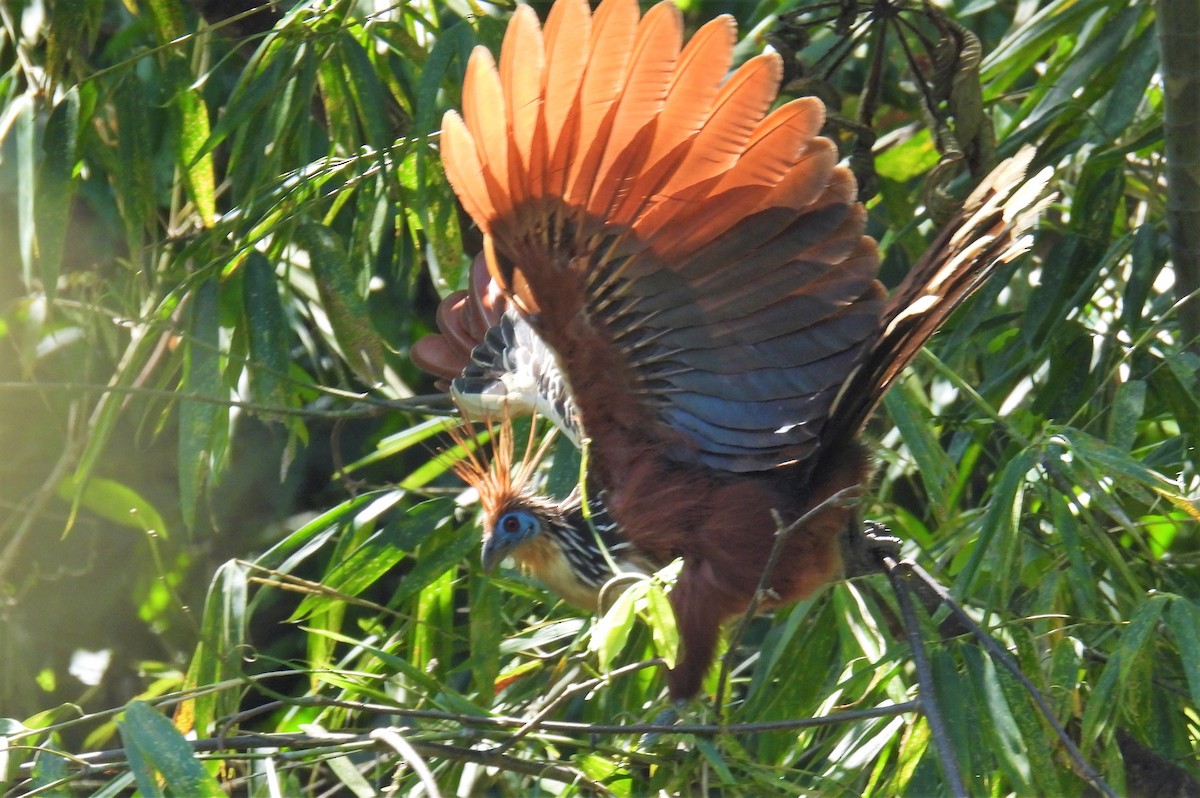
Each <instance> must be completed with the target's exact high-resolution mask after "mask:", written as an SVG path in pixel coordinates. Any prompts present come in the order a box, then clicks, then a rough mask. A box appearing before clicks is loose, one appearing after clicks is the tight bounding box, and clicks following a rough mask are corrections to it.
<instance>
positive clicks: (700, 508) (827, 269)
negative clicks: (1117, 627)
mask: <svg viewBox="0 0 1200 798" xmlns="http://www.w3.org/2000/svg"><path fill="white" fill-rule="evenodd" d="M681 31H682V22H681V20H680V15H679V12H678V10H677V9H676V8H675V7H674V5H673V4H671V3H670V2H669V1H668V2H663V3H660V4H659V5H657V6H655V7H654V8H653V9H651V10H650V11H649V12H648V13H647V14H646V15H645V16H644V17H642V18H641V19H640V21H639V19H638V10H637V4H636V2H635V1H634V0H605V2H604V3H602V4H601V5H600V7H599V8H598V9H597V11H596V13H595V14H594V15H592V14H591V13H590V12H589V9H588V6H587V4H586V2H584V0H558V2H556V4H555V5H554V7H553V9H552V10H551V12H550V16H549V18H548V19H547V22H546V26H545V29H544V30H540V29H539V28H538V25H537V19H536V17H535V15H534V13H533V12H532V10H531V9H529V8H528V7H527V6H521V7H519V8H518V9H517V11H516V12H515V14H514V16H513V20H512V22H511V23H510V25H509V28H508V33H507V35H506V36H505V41H504V46H503V50H502V55H501V59H500V70H499V71H498V72H497V70H496V68H495V66H494V62H493V60H492V56H491V55H490V54H489V53H488V52H487V51H486V50H485V49H483V48H477V49H476V51H475V52H474V53H473V54H472V57H471V60H470V63H469V66H468V69H467V78H466V84H465V86H464V90H463V116H462V117H459V115H458V114H457V113H454V112H450V113H448V114H447V115H446V117H445V119H444V122H443V133H442V158H443V163H444V165H445V168H446V173H447V176H448V177H449V179H450V182H451V184H452V185H453V187H454V189H455V191H456V192H457V193H458V196H459V198H460V199H461V201H462V203H463V205H464V207H465V208H466V210H467V211H468V213H469V214H470V215H471V217H472V218H473V219H474V220H475V222H476V224H478V225H479V227H480V229H481V230H482V231H483V233H484V236H485V254H486V257H487V263H488V268H489V271H490V273H491V275H492V277H493V279H494V280H495V281H496V282H497V283H498V284H499V285H500V286H501V288H502V289H503V290H504V292H505V293H506V295H507V296H508V298H509V300H510V301H511V302H512V303H513V305H514V306H515V307H516V308H517V309H518V310H519V311H520V313H521V314H522V315H523V316H524V318H525V319H526V320H527V321H528V322H529V323H530V324H531V325H532V326H533V328H534V330H536V332H537V333H538V335H540V336H541V338H542V340H544V342H545V343H546V344H547V345H548V346H549V347H550V349H551V350H553V352H554V353H555V356H556V359H557V364H558V366H559V368H560V369H561V371H562V373H563V375H564V376H565V378H566V381H567V382H568V383H569V385H570V389H571V393H572V396H573V398H574V400H575V404H576V407H577V413H578V420H579V422H580V423H581V424H582V427H583V430H584V431H585V433H586V437H587V438H588V439H590V450H589V454H590V457H589V463H590V470H589V473H588V478H589V480H590V481H594V483H595V484H596V485H597V486H598V487H599V488H600V489H602V490H603V491H604V492H605V493H604V496H605V501H606V502H607V507H608V510H609V512H610V513H611V515H612V517H613V518H614V519H615V521H616V522H617V523H618V524H619V526H620V528H621V532H622V534H623V535H624V536H625V537H626V538H627V539H628V540H629V541H630V542H631V543H632V544H633V545H634V546H635V547H636V548H637V549H638V550H640V551H641V552H642V553H643V554H644V555H645V556H646V558H647V559H648V560H649V561H651V562H665V561H669V560H670V559H672V558H674V557H677V556H682V557H683V558H684V567H683V570H682V572H681V574H680V577H679V581H678V582H677V584H676V586H675V588H674V590H673V592H672V594H671V601H672V605H673V607H674V608H675V613H676V619H677V622H678V625H679V629H680V633H681V636H682V641H683V654H682V657H681V659H680V661H679V663H678V665H677V667H676V668H675V669H674V670H673V671H672V672H671V674H670V677H669V685H670V689H671V694H672V696H673V697H675V698H686V697H689V696H691V695H693V694H695V692H696V691H697V690H698V689H699V685H700V682H701V679H702V678H703V675H704V672H705V670H706V668H707V667H708V665H709V663H710V662H711V659H712V654H713V650H714V647H715V644H716V640H717V636H718V634H719V630H720V626H721V624H722V623H723V622H724V621H725V620H727V619H729V618H730V617H732V616H734V615H737V614H739V613H741V612H744V611H745V608H746V607H747V606H748V605H749V603H750V601H751V599H752V598H753V596H754V593H755V590H756V588H757V586H758V583H759V580H760V577H761V574H762V572H763V569H764V566H765V564H766V561H767V557H768V554H769V553H770V551H771V548H772V545H773V543H774V540H775V533H776V521H775V517H774V515H773V513H777V514H778V516H779V517H780V518H781V519H782V520H783V521H784V522H785V523H789V522H791V521H793V520H795V519H797V518H799V517H801V516H803V515H805V514H806V513H808V512H809V511H811V510H813V509H814V508H817V507H818V506H819V505H821V504H822V503H823V502H825V500H826V499H828V498H829V497H831V496H833V495H834V494H837V493H839V492H840V491H843V490H844V489H847V488H850V489H854V490H857V488H858V486H861V485H862V484H863V483H864V481H865V480H866V477H867V473H868V466H867V457H866V455H865V453H864V451H863V449H862V447H861V446H860V445H859V444H858V443H856V442H855V440H854V438H855V436H856V434H857V433H858V431H859V428H860V427H861V426H862V423H863V422H864V420H865V419H866V417H867V415H868V414H869V413H870V412H871V410H872V409H873V408H874V406H875V405H876V404H877V402H878V400H879V398H880V396H881V395H882V392H883V391H884V390H885V389H886V387H887V386H888V385H889V384H890V383H891V382H892V380H893V379H894V378H895V376H896V374H898V373H899V371H900V370H901V369H903V367H904V366H905V365H906V364H907V363H908V362H909V361H910V360H911V359H912V357H913V356H914V355H915V353H916V352H917V351H918V350H919V348H920V346H921V345H922V343H923V342H924V341H925V340H926V339H927V338H928V336H929V335H930V334H932V332H933V331H934V330H935V329H936V328H937V326H938V325H939V324H940V323H941V322H942V321H943V320H944V319H945V317H946V315H948V314H949V312H950V311H951V310H953V308H954V307H956V306H957V305H958V304H959V303H960V302H961V301H962V300H963V299H964V298H965V297H966V296H967V295H969V293H970V292H971V291H972V290H974V288H975V287H977V286H978V284H979V283H980V282H981V281H982V280H983V279H986V276H987V275H988V274H989V273H990V272H991V270H992V269H993V268H994V267H995V265H996V264H997V263H999V262H1001V261H1003V260H1006V259H1008V258H1010V257H1012V256H1013V255H1015V254H1016V253H1017V252H1019V251H1020V247H1018V246H1014V244H1013V235H1014V231H1017V230H1020V229H1023V227H1024V226H1025V225H1026V224H1027V222H1028V218H1029V217H1028V215H1027V214H1025V213H1024V212H1021V211H1020V208H1019V207H1018V206H1017V204H1016V203H1014V202H1013V197H1011V196H1010V195H1011V194H1012V189H1013V188H1014V187H1015V185H1016V184H1017V183H1019V179H1015V178H1014V175H1013V174H1011V173H1010V174H1008V175H1007V178H1008V180H1009V182H1007V183H1006V182H1004V181H1001V180H996V181H992V182H991V183H990V187H989V188H986V189H984V190H983V194H981V195H980V196H976V197H974V198H973V200H981V198H982V199H984V200H986V201H985V202H983V206H984V213H983V215H982V216H980V215H978V214H977V215H976V216H975V217H973V218H972V219H971V220H970V221H969V222H967V223H965V224H963V225H961V230H960V231H959V235H960V237H961V238H963V239H964V240H961V241H960V240H955V239H954V238H953V235H954V234H953V232H951V233H949V234H947V236H948V237H947V240H946V242H945V243H946V246H948V247H951V248H953V247H956V246H957V247H960V248H963V252H962V253H961V257H957V258H947V257H946V256H945V254H944V253H934V254H933V256H932V257H930V258H928V259H927V260H926V261H923V262H922V263H921V264H919V265H918V266H917V267H915V268H914V270H913V272H912V273H911V274H910V275H909V277H908V278H907V279H906V281H905V283H904V285H903V286H901V288H900V290H899V292H898V293H897V294H896V298H895V299H893V300H892V301H890V302H889V301H887V300H886V299H885V296H886V294H885V291H884V289H883V287H882V285H881V284H880V283H879V282H878V281H877V280H876V279H875V277H876V273H877V271H878V267H879V258H878V252H877V248H876V245H875V242H874V241H873V240H872V239H870V238H868V237H867V236H865V235H863V229H864V225H865V211H864V209H863V208H862V206H861V205H859V204H858V203H857V202H856V201H855V193H856V192H855V183H854V178H853V176H852V175H851V174H850V173H849V172H848V171H847V170H845V169H844V168H841V167H839V166H837V165H836V161H837V153H836V150H835V148H834V146H833V145H832V143H830V142H829V141H828V140H826V139H824V138H821V137H819V136H818V135H817V134H818V132H819V130H820V128H821V126H822V123H823V119H824V109H823V107H822V105H821V104H820V102H819V101H817V100H815V99H812V98H803V99H799V100H794V101H792V102H789V103H786V104H784V105H782V106H780V107H779V108H776V109H775V110H774V111H771V112H770V113H768V111H769V109H770V106H771V104H772V102H773V101H774V99H775V94H776V91H777V89H778V83H779V79H780V74H781V65H780V61H779V58H778V57H777V56H775V55H773V54H772V55H762V56H757V57H755V58H752V59H750V60H749V61H747V62H746V63H745V64H743V65H742V66H741V67H740V68H739V69H738V70H736V71H735V72H734V73H733V74H732V75H730V76H729V77H728V78H727V79H726V80H725V81H724V82H723V83H721V82H720V77H721V76H723V75H724V74H725V73H726V71H727V70H728V68H729V65H730V60H731V55H732V48H733V43H734V40H735V31H734V27H733V23H732V21H731V20H730V19H729V18H728V17H720V18H718V19H716V20H714V21H712V22H710V23H709V24H707V25H705V26H704V27H703V28H702V29H701V30H700V31H699V32H698V33H697V34H696V35H695V36H694V37H692V40H691V42H690V43H689V44H688V45H687V46H686V47H682V34H681ZM1002 168H1003V167H1002ZM1007 168H1008V169H1009V170H1010V171H1011V172H1015V174H1016V175H1020V174H1023V168H1024V164H1016V165H1009V166H1008V167H1007ZM1014 180H1015V182H1014ZM1038 191H1039V189H1038V188H1031V189H1029V190H1028V191H1026V193H1025V194H1024V195H1021V196H1020V197H1018V199H1020V200H1021V201H1022V202H1024V204H1030V203H1032V202H1033V200H1035V199H1036V196H1037V193H1038ZM984 195H986V196H984ZM1025 201H1028V202H1025ZM988 202H990V203H992V205H990V206H989V205H988V204H987V203H988ZM1006 202H1007V203H1009V205H1011V206H1012V207H1018V211H1017V212H1013V211H1008V210H1006V207H1008V206H1009V205H1005V203H1006ZM993 206H994V207H993ZM980 231H987V232H988V233H989V236H990V237H988V240H987V241H984V242H980V243H978V244H976V243H975V239H974V236H975V235H976V234H978V233H979V232H980ZM967 245H971V246H967ZM972 247H973V248H972ZM855 522H856V521H855V512H854V509H853V508H852V507H851V506H849V505H848V504H847V503H845V502H840V503H830V504H828V505H827V506H821V507H820V508H819V509H817V510H816V512H815V513H814V514H813V516H812V517H811V518H810V519H809V520H808V521H807V522H806V523H805V525H804V527H803V528H802V529H800V530H799V531H798V532H797V533H796V534H794V535H792V536H791V537H790V539H789V541H788V544H787V546H786V547H785V549H784V551H783V553H782V557H781V559H780V561H779V563H778V566H777V567H776V569H775V570H774V572H773V575H772V579H771V582H770V588H771V591H772V596H773V597H774V598H773V599H772V602H768V605H769V604H770V603H784V602H791V601H795V600H798V599H801V598H803V597H805V596H808V595H809V594H811V593H812V592H813V591H815V590H817V589H818V588H820V587H821V586H822V585H824V584H826V583H828V582H829V581H830V580H832V579H834V578H836V577H838V576H839V575H840V573H841V562H840V557H839V546H838V538H839V536H840V535H842V534H844V533H845V532H846V530H847V529H848V528H849V527H850V526H851V525H852V524H854V523H855Z"/></svg>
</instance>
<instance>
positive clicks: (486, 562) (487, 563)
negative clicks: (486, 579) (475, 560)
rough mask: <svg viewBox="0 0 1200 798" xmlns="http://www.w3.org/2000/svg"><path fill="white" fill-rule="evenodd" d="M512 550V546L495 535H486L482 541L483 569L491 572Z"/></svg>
mask: <svg viewBox="0 0 1200 798" xmlns="http://www.w3.org/2000/svg"><path fill="white" fill-rule="evenodd" d="M511 551H512V546H511V545H510V544H507V543H505V542H504V541H502V540H500V539H498V538H497V537H496V536H495V535H492V536H490V537H488V539H487V540H485V541H483V551H482V559H483V570H484V571H487V572H488V573H491V572H492V571H494V570H496V567H497V566H499V565H500V563H502V562H504V558H505V557H507V556H508V555H509V553H510V552H511Z"/></svg>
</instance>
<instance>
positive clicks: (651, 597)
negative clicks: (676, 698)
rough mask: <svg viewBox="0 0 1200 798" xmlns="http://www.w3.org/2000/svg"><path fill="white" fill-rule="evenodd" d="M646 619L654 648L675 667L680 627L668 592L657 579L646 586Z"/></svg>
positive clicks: (669, 666) (671, 666) (668, 665)
mask: <svg viewBox="0 0 1200 798" xmlns="http://www.w3.org/2000/svg"><path fill="white" fill-rule="evenodd" d="M646 620H647V622H648V623H649V624H650V634H651V636H652V637H653V638H654V648H655V649H656V650H657V651H658V655H659V656H660V657H662V658H663V659H664V660H666V663H667V667H668V668H674V667H675V659H676V657H677V656H678V653H679V629H678V628H677V627H676V625H675V611H674V610H672V609H671V602H670V600H669V599H668V598H667V592H666V591H665V590H664V589H663V586H662V585H661V584H660V583H659V582H658V581H657V580H653V579H652V580H650V584H649V585H647V587H646Z"/></svg>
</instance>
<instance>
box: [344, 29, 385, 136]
mask: <svg viewBox="0 0 1200 798" xmlns="http://www.w3.org/2000/svg"><path fill="white" fill-rule="evenodd" d="M337 47H338V49H339V50H340V54H341V58H342V60H341V64H342V70H343V74H344V75H345V80H346V86H347V87H349V89H350V95H351V97H352V98H353V101H354V105H355V111H356V114H355V115H356V116H357V117H358V120H359V123H360V124H361V125H362V127H363V132H364V133H365V134H366V138H367V143H368V144H370V145H371V147H372V148H373V149H374V150H376V151H377V152H382V151H383V150H385V149H387V148H388V147H389V146H390V145H391V143H392V136H391V135H389V134H388V130H387V126H386V125H385V124H384V119H385V117H384V114H382V113H381V111H382V110H383V109H384V108H386V107H387V104H386V102H385V92H384V90H383V86H382V85H381V84H380V83H379V77H378V76H377V75H376V74H375V67H374V66H373V65H372V64H371V59H370V58H368V57H367V51H366V50H364V49H363V46H362V45H361V44H359V42H358V40H357V39H355V38H354V37H353V36H351V35H350V34H349V33H348V32H347V33H344V34H343V35H341V36H339V37H338V42H337Z"/></svg>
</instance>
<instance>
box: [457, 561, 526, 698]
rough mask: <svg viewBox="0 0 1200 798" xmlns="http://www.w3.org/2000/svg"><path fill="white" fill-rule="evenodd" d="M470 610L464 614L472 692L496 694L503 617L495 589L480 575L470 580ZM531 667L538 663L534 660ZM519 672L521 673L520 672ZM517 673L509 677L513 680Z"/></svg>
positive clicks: (502, 634)
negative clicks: (466, 620) (469, 645)
mask: <svg viewBox="0 0 1200 798" xmlns="http://www.w3.org/2000/svg"><path fill="white" fill-rule="evenodd" d="M470 590H471V604H470V607H471V611H470V612H469V613H468V615H467V619H468V622H469V629H468V633H469V634H470V637H471V667H470V668H469V671H470V673H471V679H472V684H473V685H474V691H475V693H476V694H478V695H480V696H487V695H488V694H489V692H498V691H499V690H500V689H501V686H500V685H498V682H499V681H501V679H500V678H499V677H500V664H501V663H500V642H501V641H502V640H503V639H504V628H503V622H504V621H503V617H502V613H501V602H500V595H499V590H498V589H497V587H496V585H495V584H494V583H493V582H492V580H491V579H489V578H488V577H487V576H486V575H484V574H479V573H473V574H472V575H471V577H470ZM533 664H534V667H540V663H538V662H537V661H534V663H533ZM522 673H523V671H522ZM519 675H521V674H519V673H518V674H513V675H512V676H513V678H516V677H517V676H519Z"/></svg>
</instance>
